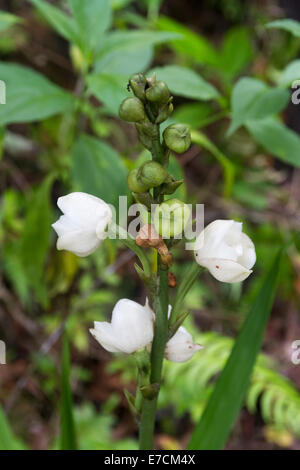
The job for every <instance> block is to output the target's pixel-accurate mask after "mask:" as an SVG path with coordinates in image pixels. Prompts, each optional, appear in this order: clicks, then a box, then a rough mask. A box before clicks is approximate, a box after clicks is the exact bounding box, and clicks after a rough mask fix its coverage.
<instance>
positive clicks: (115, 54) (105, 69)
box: [94, 46, 153, 79]
mask: <svg viewBox="0 0 300 470" xmlns="http://www.w3.org/2000/svg"><path fill="white" fill-rule="evenodd" d="M152 58H153V47H152V46H142V47H140V48H137V49H136V50H135V51H131V50H130V51H124V50H122V49H121V50H119V49H114V50H112V51H109V52H108V53H107V54H104V55H103V56H102V57H101V59H99V60H98V61H97V63H96V66H95V68H94V71H95V72H96V73H101V74H105V75H110V74H111V75H124V76H125V75H126V76H127V79H128V77H129V76H130V75H132V74H133V73H135V72H136V71H138V72H143V71H144V70H146V69H147V68H148V67H149V65H150V64H151V62H152Z"/></svg>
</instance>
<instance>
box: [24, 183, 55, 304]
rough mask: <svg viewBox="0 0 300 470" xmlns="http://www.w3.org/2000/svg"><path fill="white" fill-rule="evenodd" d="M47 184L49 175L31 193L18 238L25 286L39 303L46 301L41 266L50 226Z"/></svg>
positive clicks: (44, 259) (45, 254)
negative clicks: (33, 292) (21, 231)
mask: <svg viewBox="0 0 300 470" xmlns="http://www.w3.org/2000/svg"><path fill="white" fill-rule="evenodd" d="M51 184H52V177H48V178H46V179H45V180H44V182H43V183H42V184H41V185H40V187H39V188H38V189H37V190H36V191H35V192H34V193H33V195H32V197H31V199H30V201H29V205H28V211H27V214H26V217H25V222H24V228H23V233H22V235H21V239H20V261H21V263H22V265H23V269H24V271H25V274H26V275H27V279H28V282H29V285H30V286H31V287H32V288H33V289H34V291H35V293H36V295H37V297H38V298H39V300H40V301H41V302H42V303H43V304H45V303H46V301H47V294H46V291H45V279H44V268H45V261H46V257H47V254H48V251H49V236H50V229H51V204H50V189H51Z"/></svg>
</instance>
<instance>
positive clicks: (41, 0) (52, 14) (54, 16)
mask: <svg viewBox="0 0 300 470" xmlns="http://www.w3.org/2000/svg"><path fill="white" fill-rule="evenodd" d="M30 2H31V3H32V4H33V5H34V6H35V7H36V8H37V9H38V11H39V12H40V13H41V15H42V16H43V17H44V18H45V20H46V21H47V22H48V23H49V24H50V25H51V26H53V28H54V29H55V31H57V32H58V33H59V34H60V35H61V36H63V37H64V38H65V39H67V40H68V41H71V42H74V43H78V41H79V38H78V33H77V28H76V24H75V21H74V20H73V19H72V18H71V16H68V15H67V14H66V13H64V12H63V11H62V10H60V9H59V8H57V7H55V6H53V5H51V4H50V3H49V2H47V1H45V0H30Z"/></svg>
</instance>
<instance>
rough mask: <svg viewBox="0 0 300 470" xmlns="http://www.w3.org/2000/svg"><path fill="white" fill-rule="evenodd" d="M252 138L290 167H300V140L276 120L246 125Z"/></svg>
mask: <svg viewBox="0 0 300 470" xmlns="http://www.w3.org/2000/svg"><path fill="white" fill-rule="evenodd" d="M246 126H247V129H248V131H249V132H250V134H251V135H252V137H253V138H254V139H255V140H256V141H257V142H259V143H260V144H261V145H262V146H263V147H264V148H265V149H266V150H267V151H268V152H270V153H271V154H273V155H275V156H276V157H277V158H279V159H280V160H282V161H284V162H285V163H289V164H290V165H294V166H296V167H300V154H299V149H300V138H299V136H298V134H296V133H295V132H294V131H292V130H291V129H289V128H287V127H286V126H285V125H284V124H282V123H281V122H279V121H277V120H276V119H275V118H266V119H263V120H261V121H251V122H250V121H249V122H247V124H246Z"/></svg>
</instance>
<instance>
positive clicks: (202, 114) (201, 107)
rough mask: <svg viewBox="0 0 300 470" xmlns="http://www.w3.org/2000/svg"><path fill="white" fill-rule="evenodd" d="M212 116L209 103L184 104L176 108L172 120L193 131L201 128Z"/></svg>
mask: <svg viewBox="0 0 300 470" xmlns="http://www.w3.org/2000/svg"><path fill="white" fill-rule="evenodd" d="M210 115H212V107H211V105H210V104H209V103H199V102H198V103H185V104H183V105H181V106H179V107H176V109H175V112H174V113H173V114H172V118H173V119H175V120H176V121H178V122H182V123H183V124H187V125H188V126H190V127H193V128H195V129H197V128H199V127H202V125H203V124H204V125H205V123H206V122H207V119H208V118H209V116H210Z"/></svg>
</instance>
